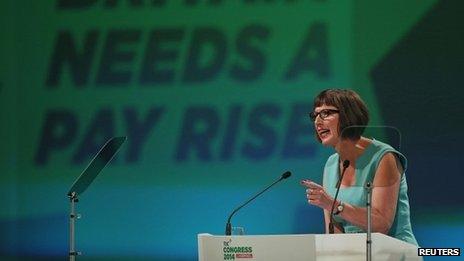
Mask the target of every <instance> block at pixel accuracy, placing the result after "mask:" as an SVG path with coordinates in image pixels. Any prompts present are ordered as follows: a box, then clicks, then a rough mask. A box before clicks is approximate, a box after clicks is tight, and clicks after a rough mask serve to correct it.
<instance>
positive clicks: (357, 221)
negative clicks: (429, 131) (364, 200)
mask: <svg viewBox="0 0 464 261" xmlns="http://www.w3.org/2000/svg"><path fill="white" fill-rule="evenodd" d="M402 172H403V171H402V169H401V164H400V163H399V162H398V160H397V158H396V157H395V156H394V154H393V153H387V154H385V155H384V156H383V157H382V159H381V161H380V163H379V167H378V168H377V173H376V174H375V178H374V188H373V189H372V230H373V231H374V232H380V233H384V234H387V233H388V231H389V230H390V227H391V225H392V224H393V220H394V218H395V212H396V203H397V199H398V192H399V185H400V180H401V173H402ZM303 185H305V186H307V187H308V188H309V189H308V190H307V198H308V202H309V203H310V204H312V205H316V206H318V207H320V208H322V209H324V220H325V223H326V231H328V224H329V222H330V219H329V212H330V209H331V207H332V203H333V198H332V197H331V196H329V195H328V194H327V193H326V192H325V190H324V188H323V187H322V186H321V185H319V184H316V183H314V182H312V181H305V182H303ZM338 203H339V202H338ZM339 216H340V217H342V218H343V219H345V220H346V221H348V222H350V223H352V224H354V225H356V226H358V227H360V228H362V229H364V230H367V209H366V208H365V207H356V206H352V205H350V204H347V203H344V209H343V212H341V213H340V214H339ZM335 231H336V232H340V230H339V229H337V228H335Z"/></svg>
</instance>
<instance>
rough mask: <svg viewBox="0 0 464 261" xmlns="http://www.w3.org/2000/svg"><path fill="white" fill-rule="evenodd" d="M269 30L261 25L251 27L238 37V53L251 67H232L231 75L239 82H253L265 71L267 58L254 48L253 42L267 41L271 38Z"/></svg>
mask: <svg viewBox="0 0 464 261" xmlns="http://www.w3.org/2000/svg"><path fill="white" fill-rule="evenodd" d="M269 35H270V31H269V28H266V27H264V26H260V25H250V26H247V27H246V28H244V29H243V30H242V31H241V32H240V33H239V35H238V36H237V43H236V45H237V51H238V53H239V54H240V55H242V56H243V57H245V58H247V59H248V61H249V66H248V68H246V67H245V66H241V65H239V64H234V65H232V68H231V71H230V74H231V76H232V78H234V79H236V80H239V81H251V80H255V79H257V78H258V77H259V76H260V75H261V74H262V73H263V71H264V70H265V66H266V57H265V55H264V54H263V53H262V52H261V51H260V50H259V48H258V47H254V46H253V45H252V42H253V41H255V40H259V41H261V42H264V41H266V40H267V39H268V38H269Z"/></svg>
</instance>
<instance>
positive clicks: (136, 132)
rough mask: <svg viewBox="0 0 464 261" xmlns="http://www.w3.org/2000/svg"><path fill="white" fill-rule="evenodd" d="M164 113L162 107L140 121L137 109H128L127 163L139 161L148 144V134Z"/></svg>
mask: <svg viewBox="0 0 464 261" xmlns="http://www.w3.org/2000/svg"><path fill="white" fill-rule="evenodd" d="M163 111H164V109H163V108H161V107H155V108H151V109H150V110H149V111H148V114H147V116H146V117H145V120H143V121H140V120H138V117H137V112H136V110H135V108H126V109H125V110H124V116H125V119H126V126H127V133H128V139H127V140H128V142H129V144H128V149H127V154H126V161H127V162H135V161H137V160H138V159H139V157H140V152H141V151H142V145H143V144H144V143H145V142H146V140H147V138H148V134H149V133H150V131H151V130H152V129H153V127H154V126H155V124H156V123H157V122H158V121H159V119H160V118H161V115H162V113H163ZM160 138H162V137H160Z"/></svg>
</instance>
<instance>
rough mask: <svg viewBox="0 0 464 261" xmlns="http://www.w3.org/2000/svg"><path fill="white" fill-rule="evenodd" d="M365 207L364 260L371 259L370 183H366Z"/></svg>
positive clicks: (368, 260)
mask: <svg viewBox="0 0 464 261" xmlns="http://www.w3.org/2000/svg"><path fill="white" fill-rule="evenodd" d="M366 192H367V199H366V207H367V239H366V260H367V261H372V235H371V233H372V202H371V200H372V184H371V183H370V182H367V183H366Z"/></svg>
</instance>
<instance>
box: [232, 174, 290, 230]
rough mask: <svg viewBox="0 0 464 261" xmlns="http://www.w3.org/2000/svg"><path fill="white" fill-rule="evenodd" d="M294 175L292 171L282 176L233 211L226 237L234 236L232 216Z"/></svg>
mask: <svg viewBox="0 0 464 261" xmlns="http://www.w3.org/2000/svg"><path fill="white" fill-rule="evenodd" d="M291 175H292V173H291V172H290V171H286V172H285V173H284V174H282V176H281V177H280V178H279V179H278V180H276V181H274V183H272V184H271V185H269V186H267V187H266V188H265V189H263V190H262V191H261V192H259V193H258V194H256V195H255V196H254V197H252V198H250V199H249V200H248V201H247V202H245V203H243V204H242V205H240V206H239V207H238V208H236V209H234V211H232V213H231V214H230V215H229V218H228V219H227V224H226V236H230V235H231V234H232V224H231V223H230V219H231V218H232V216H233V215H234V214H235V213H236V212H237V211H239V210H240V209H241V208H242V207H244V206H245V205H246V204H248V203H250V202H251V201H252V200H253V199H255V198H257V197H258V196H259V195H261V194H263V193H264V192H265V191H266V190H268V189H270V188H271V187H272V186H274V185H275V184H276V183H278V182H280V181H282V180H283V179H287V178H288V177H290V176H291Z"/></svg>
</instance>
